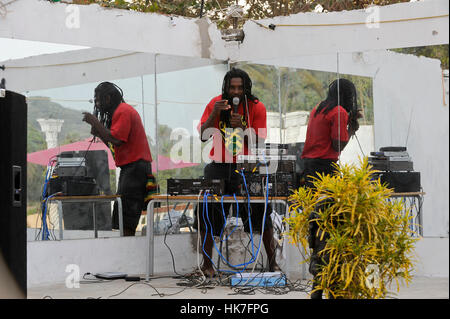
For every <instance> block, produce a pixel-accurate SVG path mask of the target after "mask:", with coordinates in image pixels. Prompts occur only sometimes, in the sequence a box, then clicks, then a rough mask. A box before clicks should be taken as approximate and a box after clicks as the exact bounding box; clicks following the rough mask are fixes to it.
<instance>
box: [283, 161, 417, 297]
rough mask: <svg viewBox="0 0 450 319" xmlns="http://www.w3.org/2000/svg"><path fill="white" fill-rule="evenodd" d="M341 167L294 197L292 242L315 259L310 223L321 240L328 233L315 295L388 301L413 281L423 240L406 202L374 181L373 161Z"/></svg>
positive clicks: (290, 233) (289, 236)
mask: <svg viewBox="0 0 450 319" xmlns="http://www.w3.org/2000/svg"><path fill="white" fill-rule="evenodd" d="M336 169H337V170H336V172H335V173H334V174H333V175H320V174H317V176H316V177H314V186H315V188H313V189H307V188H304V187H300V188H299V189H298V190H295V191H294V192H293V194H292V195H291V196H290V197H289V201H290V203H291V205H290V207H289V210H290V214H289V216H290V217H288V218H286V222H287V223H288V225H289V230H288V232H287V235H288V238H289V239H290V241H291V242H292V243H294V244H296V245H297V246H299V245H300V246H301V247H303V249H304V251H305V252H306V253H307V260H306V261H309V258H310V256H311V251H310V250H309V248H310V247H309V242H308V229H309V226H310V222H316V223H317V226H318V230H317V233H316V234H315V235H316V236H319V237H321V239H323V236H324V235H325V234H327V235H326V236H327V237H326V245H325V248H324V249H323V250H322V251H321V252H320V253H319V257H321V258H324V259H325V260H326V261H327V262H326V263H324V264H323V265H321V266H319V269H318V271H319V272H318V274H317V278H318V280H317V282H316V286H315V289H314V290H313V291H315V290H323V291H324V293H325V295H326V296H328V297H334V298H370V299H375V298H385V297H386V296H387V295H388V287H389V286H390V284H391V283H392V282H393V281H394V280H395V282H396V284H397V291H399V289H400V283H399V279H401V278H402V279H404V280H405V282H406V284H409V282H410V281H411V273H412V270H413V260H414V259H413V251H414V242H415V241H416V240H417V238H414V237H412V235H411V229H410V225H411V222H412V220H411V218H412V217H410V216H409V215H410V214H409V212H408V209H405V207H404V204H403V203H402V202H399V201H395V200H391V199H390V195H391V194H392V193H393V190H392V189H389V188H388V187H387V186H386V185H383V184H381V182H380V180H379V179H375V178H374V176H373V174H374V172H376V171H375V170H373V169H372V167H371V166H370V165H369V164H368V159H367V157H365V158H364V159H362V160H360V163H359V165H358V166H357V165H350V164H342V165H340V166H336ZM324 203H326V204H325V205H324ZM314 212H315V213H316V214H315V215H314V216H315V218H314V219H312V220H311V218H310V215H311V213H314ZM325 256H326V258H325Z"/></svg>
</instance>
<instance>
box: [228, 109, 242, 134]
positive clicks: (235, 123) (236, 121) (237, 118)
mask: <svg viewBox="0 0 450 319" xmlns="http://www.w3.org/2000/svg"><path fill="white" fill-rule="evenodd" d="M230 125H231V127H232V128H241V129H242V130H244V126H243V125H242V121H241V115H240V114H239V113H233V111H231V118H230Z"/></svg>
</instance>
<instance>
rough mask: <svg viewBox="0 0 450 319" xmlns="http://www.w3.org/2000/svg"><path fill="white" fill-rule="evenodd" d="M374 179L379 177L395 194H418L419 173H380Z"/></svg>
mask: <svg viewBox="0 0 450 319" xmlns="http://www.w3.org/2000/svg"><path fill="white" fill-rule="evenodd" d="M374 177H375V178H378V177H379V178H380V181H381V183H386V184H387V186H388V187H389V188H393V189H394V192H395V193H409V192H420V172H380V173H377V174H374Z"/></svg>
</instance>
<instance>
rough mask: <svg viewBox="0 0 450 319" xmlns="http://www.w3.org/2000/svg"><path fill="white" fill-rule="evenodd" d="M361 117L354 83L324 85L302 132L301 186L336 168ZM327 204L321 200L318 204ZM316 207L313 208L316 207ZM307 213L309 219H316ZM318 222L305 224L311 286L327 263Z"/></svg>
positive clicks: (317, 293) (339, 81)
mask: <svg viewBox="0 0 450 319" xmlns="http://www.w3.org/2000/svg"><path fill="white" fill-rule="evenodd" d="M360 117H362V115H361V113H360V111H359V110H358V105H357V101H356V89H355V85H354V84H353V83H352V82H351V81H349V80H346V79H337V80H335V81H333V82H332V83H331V84H330V85H329V88H328V96H327V98H326V99H325V100H324V101H322V102H320V104H318V105H317V106H316V107H314V109H313V110H312V111H311V113H310V116H309V121H308V128H307V131H306V140H305V145H304V148H303V152H302V155H301V157H302V159H303V162H304V171H303V176H304V178H305V186H306V187H308V188H314V184H313V183H314V178H313V177H316V178H317V174H318V173H320V174H325V175H331V174H333V172H334V171H335V170H336V167H335V164H337V162H338V158H339V155H340V153H341V152H342V150H343V149H344V147H345V146H346V145H347V143H348V141H349V139H350V137H351V136H353V135H354V134H355V132H356V131H357V130H358V128H359V124H358V118H360ZM327 204H328V205H329V204H330V203H329V202H328V203H323V204H319V205H327ZM319 208H320V207H319V206H318V207H317V210H318V209H319ZM317 217H318V215H317V214H316V213H311V215H310V216H309V219H310V220H313V219H315V218H317ZM318 231H319V229H318V225H317V223H316V222H314V221H311V222H310V224H309V238H308V241H309V247H310V248H312V249H313V252H312V255H311V261H310V265H309V271H310V272H311V274H312V275H314V280H313V289H314V288H315V287H316V286H317V281H318V278H317V274H318V273H319V271H320V270H319V268H320V265H324V264H326V262H327V256H322V255H319V253H320V252H321V251H322V250H323V249H324V248H325V245H326V240H327V238H328V234H326V233H325V234H324V236H323V238H322V240H321V239H320V237H321V234H319V233H318ZM311 298H312V299H322V290H316V291H314V292H313V293H312V294H311Z"/></svg>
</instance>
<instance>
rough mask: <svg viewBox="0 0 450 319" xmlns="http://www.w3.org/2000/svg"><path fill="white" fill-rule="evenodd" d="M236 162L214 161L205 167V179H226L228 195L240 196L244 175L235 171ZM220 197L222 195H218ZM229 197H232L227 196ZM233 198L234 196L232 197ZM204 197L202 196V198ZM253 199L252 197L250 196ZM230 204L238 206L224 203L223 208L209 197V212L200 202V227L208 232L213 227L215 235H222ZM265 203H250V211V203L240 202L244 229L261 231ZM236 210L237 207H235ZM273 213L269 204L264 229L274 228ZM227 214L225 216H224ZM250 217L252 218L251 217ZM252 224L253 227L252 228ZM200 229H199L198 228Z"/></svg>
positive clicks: (196, 221)
mask: <svg viewBox="0 0 450 319" xmlns="http://www.w3.org/2000/svg"><path fill="white" fill-rule="evenodd" d="M235 170H236V164H232V163H215V162H212V163H210V164H208V165H206V166H205V169H204V177H205V179H223V180H225V193H226V195H230V196H233V194H236V196H240V194H241V193H240V191H239V185H240V183H241V180H242V176H241V175H240V174H238V173H236V172H235ZM218 197H219V198H220V197H221V196H218ZM226 198H227V199H229V198H230V197H226ZM231 198H233V197H231ZM202 199H203V197H201V198H200V200H202ZM250 201H251V198H250ZM230 205H233V207H236V204H234V203H233V204H231V203H224V204H223V210H222V205H221V203H217V202H216V200H214V199H213V198H212V197H208V205H207V208H208V212H206V207H205V211H203V209H204V207H203V206H204V205H203V204H202V203H200V205H199V218H200V229H201V230H203V231H206V228H207V230H208V233H210V232H211V228H212V231H213V235H214V236H220V234H221V233H222V230H223V227H224V225H225V222H226V218H227V216H228V211H229V209H230ZM264 205H265V204H264V203H254V204H250V213H249V211H248V203H247V202H245V203H239V212H238V213H239V217H240V218H241V219H242V222H243V223H244V231H245V232H247V233H249V232H250V230H251V231H252V232H258V233H261V230H262V221H263V216H264ZM205 206H206V205H205ZM234 212H236V209H234ZM271 213H272V208H271V206H270V205H269V204H268V205H267V209H266V218H265V224H264V229H268V228H273V225H272V219H271V218H270V214H271ZM224 214H225V216H224ZM249 217H250V218H249ZM250 225H251V228H250ZM193 226H194V228H195V229H197V228H198V220H197V214H195V219H194V225H193ZM197 230H198V229H197Z"/></svg>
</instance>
